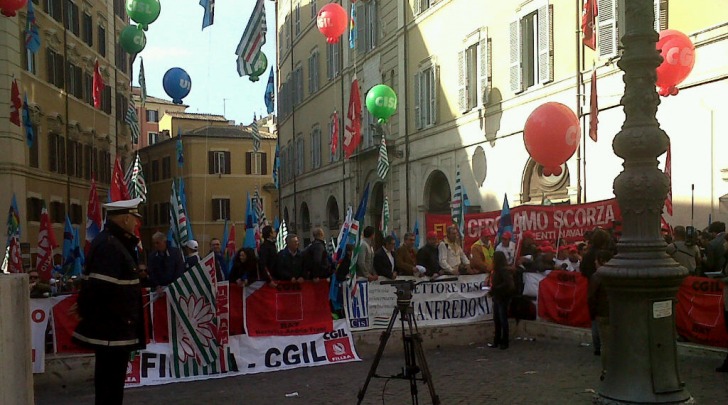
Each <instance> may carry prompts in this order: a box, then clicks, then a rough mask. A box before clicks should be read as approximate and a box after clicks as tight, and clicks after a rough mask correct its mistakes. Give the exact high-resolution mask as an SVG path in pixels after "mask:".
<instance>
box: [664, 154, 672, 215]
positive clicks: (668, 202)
mask: <svg viewBox="0 0 728 405" xmlns="http://www.w3.org/2000/svg"><path fill="white" fill-rule="evenodd" d="M671 151H672V145H671V144H670V143H668V144H667V157H665V176H667V181H668V184H669V185H670V188H668V189H667V197H665V209H666V211H667V215H669V216H672V152H671Z"/></svg>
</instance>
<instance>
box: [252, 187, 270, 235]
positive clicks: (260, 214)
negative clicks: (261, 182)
mask: <svg viewBox="0 0 728 405" xmlns="http://www.w3.org/2000/svg"><path fill="white" fill-rule="evenodd" d="M253 199H254V202H255V216H256V218H258V228H259V229H263V227H264V226H266V225H268V218H266V217H265V210H264V209H263V199H261V198H260V194H259V193H258V187H255V192H254V193H253Z"/></svg>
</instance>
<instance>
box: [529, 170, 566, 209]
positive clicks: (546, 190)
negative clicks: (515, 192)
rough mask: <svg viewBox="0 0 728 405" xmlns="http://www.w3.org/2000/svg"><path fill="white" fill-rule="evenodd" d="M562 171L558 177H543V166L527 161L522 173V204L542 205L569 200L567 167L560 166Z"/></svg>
mask: <svg viewBox="0 0 728 405" xmlns="http://www.w3.org/2000/svg"><path fill="white" fill-rule="evenodd" d="M561 168H562V169H563V171H562V172H561V174H560V175H558V176H544V174H543V166H541V165H540V164H538V163H536V161H535V160H533V159H528V162H527V163H526V169H525V170H524V171H523V190H522V197H521V202H522V203H532V204H533V203H535V204H544V203H547V204H548V203H549V202H564V201H565V200H568V199H569V190H568V187H569V183H570V179H569V177H570V176H569V167H568V166H566V165H561Z"/></svg>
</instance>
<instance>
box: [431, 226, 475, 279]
mask: <svg viewBox="0 0 728 405" xmlns="http://www.w3.org/2000/svg"><path fill="white" fill-rule="evenodd" d="M459 236H460V234H459V231H458V227H457V226H455V225H450V226H448V227H447V235H446V236H445V239H443V240H442V242H440V245H439V246H438V247H437V251H438V257H439V258H440V272H439V273H440V274H450V275H458V274H468V273H470V259H468V256H467V255H466V254H465V251H464V250H463V247H462V246H461V245H460V238H459Z"/></svg>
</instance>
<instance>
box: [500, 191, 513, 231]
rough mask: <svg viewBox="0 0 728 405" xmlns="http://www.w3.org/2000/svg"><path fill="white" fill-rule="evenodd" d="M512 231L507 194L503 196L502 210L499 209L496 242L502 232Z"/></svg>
mask: <svg viewBox="0 0 728 405" xmlns="http://www.w3.org/2000/svg"><path fill="white" fill-rule="evenodd" d="M506 231H508V232H512V231H513V221H512V220H511V208H510V207H509V206H508V194H504V195H503V208H502V209H501V216H500V220H498V240H500V237H501V235H503V232H506Z"/></svg>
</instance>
